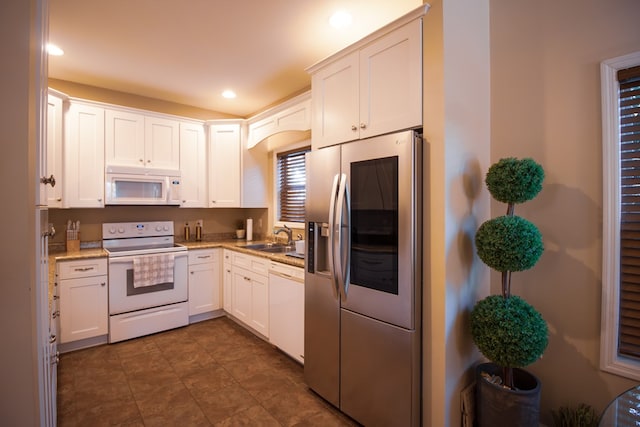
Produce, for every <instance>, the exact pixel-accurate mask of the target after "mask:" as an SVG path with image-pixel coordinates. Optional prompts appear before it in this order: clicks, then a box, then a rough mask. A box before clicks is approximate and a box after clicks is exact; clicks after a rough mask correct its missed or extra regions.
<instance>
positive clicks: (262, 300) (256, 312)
mask: <svg viewBox="0 0 640 427" xmlns="http://www.w3.org/2000/svg"><path fill="white" fill-rule="evenodd" d="M231 259H232V261H231V264H232V266H231V299H232V302H231V303H232V308H231V314H232V315H233V316H234V317H235V318H236V319H238V320H239V321H241V322H243V323H244V324H246V325H247V326H249V327H250V328H252V329H254V330H255V331H257V332H258V333H260V334H261V335H263V336H265V337H267V338H268V337H269V278H268V269H269V260H267V259H264V258H260V257H255V256H252V255H247V254H243V253H239V252H233V251H232V252H231Z"/></svg>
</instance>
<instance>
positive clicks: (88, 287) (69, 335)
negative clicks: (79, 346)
mask: <svg viewBox="0 0 640 427" xmlns="http://www.w3.org/2000/svg"><path fill="white" fill-rule="evenodd" d="M107 301H108V296H107V276H93V277H83V278H78V279H66V280H60V339H61V342H62V343H67V342H71V341H77V340H81V339H86V338H92V337H97V336H100V335H105V334H107V332H108V326H107V325H108V320H109V313H108V309H107Z"/></svg>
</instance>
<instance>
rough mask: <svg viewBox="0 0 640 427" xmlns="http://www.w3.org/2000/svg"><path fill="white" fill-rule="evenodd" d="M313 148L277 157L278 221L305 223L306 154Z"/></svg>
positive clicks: (305, 148) (285, 153) (280, 154)
mask: <svg viewBox="0 0 640 427" xmlns="http://www.w3.org/2000/svg"><path fill="white" fill-rule="evenodd" d="M310 150H311V147H303V148H300V149H296V150H292V151H287V152H283V153H279V154H278V155H277V165H276V168H277V177H276V183H277V186H278V196H277V197H278V219H277V220H278V221H281V222H302V223H304V212H305V210H304V205H305V201H306V193H307V192H306V181H307V176H306V170H305V153H307V152H309V151H310Z"/></svg>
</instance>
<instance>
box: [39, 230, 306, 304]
mask: <svg viewBox="0 0 640 427" xmlns="http://www.w3.org/2000/svg"><path fill="white" fill-rule="evenodd" d="M264 242H267V241H265V240H254V241H250V242H247V241H246V240H237V239H226V240H212V241H201V242H196V241H187V242H179V244H180V245H182V246H185V247H186V248H187V249H189V250H196V249H210V248H224V249H231V250H234V251H238V252H242V253H246V254H249V255H254V256H259V257H262V258H268V259H270V260H272V261H277V262H280V263H283V264H287V265H291V266H294V267H300V268H304V260H303V259H299V258H294V257H290V256H287V255H285V254H274V253H268V252H261V251H256V250H254V249H247V248H245V246H247V245H248V244H255V243H264ZM107 256H108V254H107V251H105V250H104V249H102V248H90V249H80V251H76V252H66V251H55V252H51V253H49V307H50V308H51V301H52V299H53V295H54V286H55V284H56V262H60V261H73V260H81V259H89V258H102V257H104V258H106V257H107Z"/></svg>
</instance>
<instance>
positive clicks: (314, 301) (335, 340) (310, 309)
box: [304, 274, 340, 406]
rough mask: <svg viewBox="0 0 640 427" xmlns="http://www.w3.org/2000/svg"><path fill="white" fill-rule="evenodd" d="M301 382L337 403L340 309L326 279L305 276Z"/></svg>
mask: <svg viewBox="0 0 640 427" xmlns="http://www.w3.org/2000/svg"><path fill="white" fill-rule="evenodd" d="M304 287H305V307H304V336H305V340H304V379H305V382H306V383H307V385H309V387H311V389H313V390H314V391H315V392H316V393H318V394H319V395H320V396H322V397H323V398H325V399H326V400H327V401H329V402H330V403H331V404H333V405H335V406H338V405H339V404H340V382H339V381H340V365H339V364H340V306H339V301H338V298H337V297H336V294H335V291H334V289H333V285H332V283H331V280H330V279H329V277H328V276H323V275H319V274H307V275H306V276H305V283H304Z"/></svg>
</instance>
